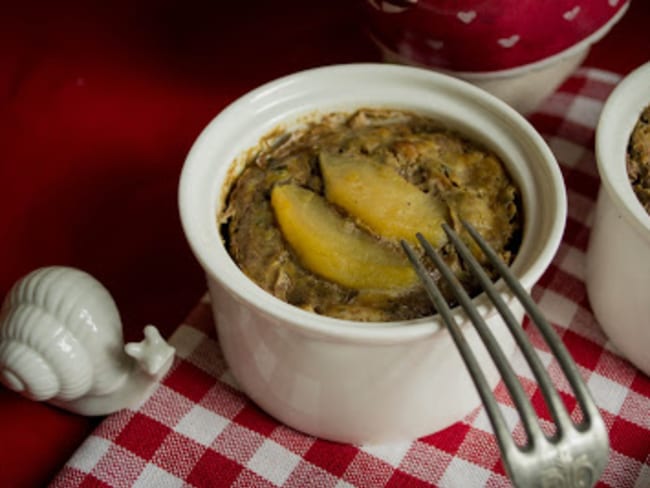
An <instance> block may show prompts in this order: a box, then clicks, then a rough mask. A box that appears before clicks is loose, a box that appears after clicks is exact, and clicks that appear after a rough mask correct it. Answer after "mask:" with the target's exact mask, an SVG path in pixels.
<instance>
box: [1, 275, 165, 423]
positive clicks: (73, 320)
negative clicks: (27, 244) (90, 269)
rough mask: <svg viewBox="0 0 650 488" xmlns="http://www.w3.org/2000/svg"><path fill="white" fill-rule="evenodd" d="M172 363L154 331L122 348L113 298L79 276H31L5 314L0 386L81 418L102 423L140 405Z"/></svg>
mask: <svg viewBox="0 0 650 488" xmlns="http://www.w3.org/2000/svg"><path fill="white" fill-rule="evenodd" d="M173 356H174V349H173V348H172V347H170V346H169V345H168V344H167V343H166V342H165V341H164V340H163V339H162V338H161V337H160V334H159V333H158V330H157V329H156V328H155V327H153V326H151V325H149V326H147V327H146V328H145V340H143V341H142V342H140V343H129V344H127V345H126V346H125V345H124V343H123V340H122V322H121V321H120V315H119V312H118V310H117V307H116V306H115V302H114V301H113V298H112V297H111V295H110V294H109V293H108V291H107V290H106V288H104V286H103V285H102V284H101V283H99V282H98V281H97V280H96V279H94V278H93V277H92V276H90V275H89V274H87V273H85V272H83V271H81V270H78V269H74V268H68V267H63V266H51V267H46V268H40V269H37V270H35V271H33V272H31V273H29V274H28V275H27V276H25V277H24V278H22V279H20V280H18V281H17V282H16V284H15V285H14V286H13V287H12V289H11V290H10V292H9V293H8V294H7V297H6V298H5V300H4V302H3V305H2V310H0V382H1V383H3V384H4V385H5V386H7V387H8V388H10V389H12V390H14V391H16V392H18V393H20V394H22V395H24V396H26V397H28V398H30V399H32V400H37V401H48V402H50V403H52V404H54V405H56V406H58V407H61V408H65V409H67V410H70V411H73V412H76V413H81V414H84V415H105V414H108V413H112V412H114V411H116V410H119V409H121V408H125V407H133V406H135V405H137V404H138V403H139V402H140V401H142V400H144V399H145V398H147V397H148V396H149V394H150V393H151V392H152V391H153V389H154V388H155V387H156V386H157V384H158V380H159V379H160V378H161V377H162V376H163V375H164V374H165V373H166V372H167V370H168V369H169V367H170V366H171V363H172V359H173Z"/></svg>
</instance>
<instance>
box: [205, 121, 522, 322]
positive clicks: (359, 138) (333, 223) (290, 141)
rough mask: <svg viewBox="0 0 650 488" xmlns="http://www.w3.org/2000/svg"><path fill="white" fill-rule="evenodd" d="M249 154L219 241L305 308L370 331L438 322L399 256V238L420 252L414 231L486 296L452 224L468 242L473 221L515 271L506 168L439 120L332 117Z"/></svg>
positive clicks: (517, 215) (516, 217)
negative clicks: (374, 326) (459, 250)
mask: <svg viewBox="0 0 650 488" xmlns="http://www.w3.org/2000/svg"><path fill="white" fill-rule="evenodd" d="M248 154H249V155H251V156H250V157H249V159H248V161H247V163H246V166H245V169H244V170H243V171H242V172H241V174H240V175H239V176H238V177H237V178H236V179H235V181H234V182H233V183H232V185H231V188H230V191H229V193H228V197H227V201H226V205H225V207H224V210H223V211H222V212H221V214H220V215H219V216H218V222H219V224H220V226H221V233H222V236H223V238H224V241H225V243H226V246H227V249H228V252H229V253H230V255H231V256H232V258H233V259H234V261H235V262H236V263H237V265H238V266H239V267H240V268H241V269H242V271H243V272H244V273H245V274H246V275H247V276H248V277H249V278H250V279H252V280H253V281H254V282H255V283H257V284H258V285H259V286H261V287H262V288H263V289H265V290H267V291H268V292H270V293H272V294H273V295H275V296H276V297H278V298H280V299H282V300H284V301H285V302H288V303H290V304H292V305H295V306H298V307H300V308H302V309H305V310H309V311H312V312H316V313H318V314H322V315H327V316H331V317H336V318H342V319H348V320H356V321H372V322H386V321H394V320H409V319H414V318H419V317H424V316H428V315H431V314H433V313H434V309H433V308H432V305H431V303H430V301H429V299H428V298H427V295H426V292H425V291H424V288H423V287H422V286H421V284H420V283H419V280H418V278H417V275H416V274H415V272H414V270H413V269H412V267H411V266H410V264H409V262H408V260H407V258H406V255H405V254H404V253H403V251H402V250H401V247H400V240H401V239H404V240H407V241H409V242H412V243H414V244H416V246H417V241H416V237H415V235H416V233H417V232H421V233H422V234H424V236H425V237H426V238H427V239H428V240H429V241H430V242H431V243H432V244H433V245H434V247H435V248H436V249H438V250H439V252H440V253H441V255H442V256H443V258H444V259H445V261H446V262H447V263H448V264H449V265H450V267H451V268H452V270H453V271H454V273H455V274H456V275H457V277H458V278H459V279H460V281H461V282H462V283H463V284H464V285H465V286H466V287H467V288H468V289H469V290H471V292H472V293H477V292H478V286H477V284H476V283H475V281H474V280H473V278H472V276H471V274H470V273H468V272H466V271H465V269H464V266H463V263H462V262H461V261H460V260H459V257H458V255H457V254H456V251H455V250H454V248H453V246H452V245H451V244H450V243H448V240H447V236H446V235H445V233H444V231H443V230H442V228H441V224H442V223H443V222H447V223H448V224H449V225H451V226H452V227H454V228H455V229H456V230H457V231H458V232H459V233H460V234H461V237H463V236H464V235H465V231H464V230H463V229H462V227H461V226H460V219H464V220H466V221H468V222H469V223H470V224H472V225H473V226H474V227H475V228H476V229H477V230H478V231H479V232H480V233H481V234H482V235H483V236H484V237H485V238H486V240H487V241H488V242H489V243H490V245H491V246H492V247H493V248H494V249H495V250H496V251H497V253H498V254H499V255H500V256H501V257H502V258H503V260H504V261H506V262H507V263H510V262H511V261H512V260H513V258H514V256H515V255H516V253H517V250H518V247H519V244H520V241H521V229H522V211H521V197H520V192H519V189H518V188H517V186H516V185H515V183H514V182H513V180H512V178H511V177H510V175H509V174H508V172H507V171H506V169H505V167H504V165H503V163H502V162H501V161H500V160H499V158H498V157H497V156H496V155H495V154H494V153H493V152H491V151H489V150H487V149H486V148H484V147H482V146H481V145H479V144H477V143H475V142H473V141H471V140H470V139H468V138H466V137H463V136H462V135H461V134H458V133H456V132H453V131H449V130H447V129H445V128H444V127H442V126H441V125H440V124H439V123H438V122H436V121H435V120H433V119H430V118H427V117H424V116H421V115H418V114H415V113H411V112H407V111H402V110H390V109H373V108H364V109H360V110H357V111H355V112H354V113H343V112H333V113H330V114H328V115H326V116H324V117H321V118H319V119H318V120H316V121H313V122H309V123H307V124H306V126H305V127H303V128H301V129H300V130H295V131H290V132H284V131H281V130H278V131H275V132H273V133H271V134H269V135H268V136H267V137H264V138H263V139H262V140H261V141H260V143H259V145H258V146H257V147H256V148H254V150H253V151H249V153H248ZM466 242H467V243H468V244H470V247H471V249H472V251H473V252H474V254H475V255H476V256H477V257H478V258H479V260H481V261H482V262H483V263H484V264H485V266H486V267H487V268H488V269H489V268H490V267H489V265H488V264H487V262H486V261H485V260H484V257H483V255H482V253H481V252H480V250H478V249H477V247H476V245H475V244H473V243H472V240H471V239H466ZM431 271H432V273H434V276H435V277H436V280H438V274H437V272H435V271H434V270H433V269H432V270H431ZM439 285H440V286H441V289H442V290H443V293H445V294H446V296H447V298H448V299H449V300H450V301H451V294H450V293H449V291H448V290H447V287H446V286H445V285H443V284H442V283H439Z"/></svg>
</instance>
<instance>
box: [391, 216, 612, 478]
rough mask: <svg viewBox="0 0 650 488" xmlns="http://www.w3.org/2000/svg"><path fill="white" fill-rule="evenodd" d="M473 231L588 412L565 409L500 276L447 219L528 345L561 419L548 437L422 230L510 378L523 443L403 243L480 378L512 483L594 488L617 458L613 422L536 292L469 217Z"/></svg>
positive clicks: (470, 263)
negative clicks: (498, 283) (577, 414)
mask: <svg viewBox="0 0 650 488" xmlns="http://www.w3.org/2000/svg"><path fill="white" fill-rule="evenodd" d="M463 225H464V226H465V228H466V229H467V230H468V232H469V234H470V235H471V236H472V238H473V239H474V240H475V241H476V243H477V244H478V245H479V247H480V248H481V250H482V251H483V253H484V254H485V255H486V256H487V258H488V259H489V260H490V262H491V263H492V264H493V265H494V267H495V269H496V270H497V271H498V273H499V275H500V276H501V278H502V279H503V280H504V282H505V283H507V285H508V286H509V287H510V290H511V291H512V293H513V294H514V295H515V296H516V297H517V299H518V300H519V301H520V302H521V304H522V305H523V307H524V309H525V310H526V312H527V313H528V316H529V317H530V319H531V321H532V322H533V323H534V324H535V325H536V326H537V328H538V329H539V331H540V332H541V334H542V336H543V337H544V340H545V341H546V343H547V344H548V346H549V348H550V350H551V352H552V353H553V354H554V356H555V357H556V358H557V361H558V363H559V365H560V367H561V368H562V371H563V372H564V375H565V377H566V379H567V380H568V382H569V384H570V385H571V388H572V389H573V393H574V395H575V397H576V400H577V403H578V405H579V406H580V409H581V411H582V419H581V421H580V422H579V423H577V424H576V423H575V422H574V421H573V420H572V419H571V417H570V415H569V413H568V412H567V410H566V407H565V406H564V403H563V401H562V399H561V398H560V396H559V394H558V392H557V390H556V389H555V387H554V386H553V384H552V381H551V378H550V377H549V375H548V373H547V372H546V370H545V368H544V366H543V364H542V362H541V361H540V359H539V357H538V356H537V354H536V353H535V351H534V348H533V346H532V345H531V343H530V341H529V340H528V338H527V336H526V334H525V332H524V331H523V328H522V327H521V326H520V324H519V323H518V321H517V320H516V319H515V318H514V316H513V314H512V312H511V311H510V309H509V308H508V306H507V305H506V303H505V302H504V301H503V300H502V299H501V297H500V296H499V292H498V291H497V289H496V288H495V286H494V284H493V283H492V280H491V279H490V278H489V277H488V275H487V274H486V272H485V271H484V270H483V268H482V267H481V265H480V264H479V263H478V262H477V260H476V259H475V258H474V256H473V255H472V253H471V252H470V251H469V249H468V248H467V247H466V246H465V244H464V243H463V242H462V241H461V239H460V238H459V237H458V235H457V234H456V232H454V231H453V230H452V229H451V228H450V227H449V226H448V225H447V224H443V228H444V230H445V232H446V233H447V235H448V236H449V239H450V241H451V242H452V243H453V245H454V247H455V248H456V250H457V251H458V253H459V255H460V256H461V258H462V259H463V261H464V263H465V264H466V266H467V267H468V268H469V269H470V270H471V272H472V273H473V274H474V276H475V277H476V278H477V279H478V281H479V282H480V284H481V286H482V288H483V290H484V291H485V292H486V294H487V295H488V297H489V298H490V300H491V301H492V303H493V304H494V305H495V307H496V308H497V310H498V311H499V313H500V314H501V316H502V317H503V319H504V322H505V323H506V325H507V326H508V328H509V330H510V332H511V333H512V335H513V336H514V339H515V341H516V343H517V345H518V346H519V348H520V349H521V351H522V353H523V356H524V357H525V359H526V361H527V362H528V365H529V366H530V369H531V371H532V372H533V375H534V376H535V379H536V380H537V382H538V384H539V387H540V389H541V391H542V394H543V396H544V399H545V401H546V405H547V407H548V410H549V412H550V414H551V417H552V419H553V421H554V423H555V432H554V433H553V435H550V436H547V435H546V434H545V433H544V432H543V431H542V429H541V426H540V423H539V417H538V415H537V413H536V412H535V409H534V408H533V406H532V404H531V403H530V399H529V398H528V397H527V396H526V393H525V392H524V390H523V388H522V386H521V384H520V382H519V380H518V379H517V375H516V374H515V372H514V371H513V369H512V366H511V365H510V363H509V361H508V359H507V358H506V356H505V354H504V353H503V351H502V350H501V348H500V347H499V345H498V343H497V341H496V339H495V338H494V336H493V335H492V333H491V332H490V330H489V328H488V327H487V325H486V324H485V321H484V320H483V318H482V317H481V315H480V313H479V312H478V310H477V308H476V306H475V305H474V304H473V302H472V300H471V298H470V297H469V296H468V294H467V292H466V291H465V290H464V288H463V286H462V285H461V284H460V282H459V281H458V279H457V278H456V277H455V275H454V274H453V272H452V271H451V270H450V269H449V267H448V266H447V265H446V264H445V263H444V262H443V260H442V259H441V258H440V257H439V256H438V254H437V253H436V251H435V250H434V249H433V247H432V246H431V244H429V242H428V241H427V240H426V239H425V238H424V237H423V236H422V235H421V234H418V235H417V237H418V240H419V241H420V243H421V244H422V247H423V248H424V250H425V253H426V255H427V256H428V257H429V258H430V259H431V260H432V261H433V263H434V264H435V266H436V267H437V268H438V270H439V271H440V273H441V275H442V276H443V277H444V279H445V280H446V281H447V282H448V283H449V285H450V288H451V289H452V291H453V293H454V295H455V296H456V299H457V300H458V302H459V304H460V305H461V306H462V307H463V309H464V311H465V313H466V314H467V316H468V317H469V319H470V320H471V322H472V323H473V324H474V327H475V328H476V330H477V332H478V334H479V336H480V337H481V339H482V341H483V343H484V344H485V346H486V348H487V350H488V352H489V353H490V355H491V357H492V359H493V361H494V363H495V365H496V367H497V369H498V370H499V373H500V374H501V377H502V379H503V382H504V384H505V385H506V388H507V389H508V392H509V393H510V396H511V398H512V401H513V403H514V405H515V408H516V409H517V411H518V413H519V416H520V418H521V421H522V424H523V427H524V430H525V432H526V437H527V441H526V443H525V444H524V445H521V446H520V445H518V444H517V443H516V442H515V441H514V439H513V438H512V436H511V435H510V432H509V430H508V427H507V425H506V422H505V419H504V417H503V414H502V412H501V410H500V408H499V406H498V405H497V402H496V400H495V399H494V396H493V394H492V391H491V389H490V387H489V386H488V383H487V381H486V379H485V376H484V374H483V372H482V371H481V367H480V365H479V364H478V361H477V360H476V357H475V356H474V354H473V352H472V350H471V349H470V347H469V345H468V343H467V341H466V340H465V338H464V337H463V335H462V333H461V331H460V329H459V327H458V325H457V323H456V322H455V320H454V318H453V316H452V314H451V311H450V309H449V306H448V305H447V302H446V300H445V299H444V298H443V296H442V294H441V293H440V290H439V289H438V287H437V285H436V283H435V282H434V280H433V279H432V277H431V276H430V274H429V273H428V272H427V270H426V268H425V267H424V265H423V264H422V262H421V261H420V259H419V258H418V256H417V254H416V253H415V252H414V251H413V249H412V248H411V246H409V244H408V243H406V242H405V241H402V247H403V248H404V250H405V251H406V253H407V255H408V257H409V259H410V261H411V263H412V264H413V266H414V267H415V269H416V271H417V273H418V276H419V277H420V280H421V281H422V282H423V284H424V286H425V288H426V290H427V293H428V295H429V298H430V299H431V300H432V302H433V304H434V305H435V307H436V310H437V311H438V313H439V314H440V316H441V317H442V319H443V321H444V322H445V324H446V325H447V327H448V329H449V332H450V334H451V336H452V338H453V340H454V343H455V344H456V347H457V348H458V350H459V352H460V354H461V356H462V357H463V360H464V362H465V365H466V366H467V369H468V370H469V373H470V375H471V377H472V380H473V381H474V385H475V386H476V388H477V390H478V393H479V395H480V397H481V400H482V401H483V405H484V406H485V409H486V412H487V415H488V418H489V419H490V423H491V424H492V428H493V429H494V434H495V436H496V439H497V443H498V445H499V449H500V450H501V457H502V460H503V463H504V466H505V468H506V471H507V473H508V476H509V477H510V479H511V481H512V483H513V484H514V485H515V486H519V487H526V488H527V487H537V486H539V487H581V488H582V487H591V486H593V485H594V484H595V483H596V481H598V479H599V478H600V475H601V474H602V472H603V469H604V468H605V465H606V464H607V459H608V456H609V437H608V433H607V429H606V427H605V423H604V422H603V419H602V417H601V416H600V413H599V412H598V409H597V407H596V404H595V403H594V401H593V399H592V397H591V394H590V393H589V390H588V389H587V387H586V385H585V384H584V382H583V380H582V378H581V377H580V374H579V372H578V368H577V366H576V364H575V362H574V361H573V358H572V357H571V355H570V354H569V353H568V351H567V350H566V348H565V347H564V344H563V343H562V341H561V340H560V338H559V337H558V336H557V335H556V333H555V331H554V330H553V329H552V328H551V326H550V325H549V324H548V322H547V321H546V319H545V318H544V316H543V315H542V314H541V312H540V311H539V309H538V308H537V306H536V305H535V303H534V302H533V300H532V298H531V297H530V295H529V294H528V293H527V292H526V291H525V290H524V288H523V287H522V286H521V284H520V283H519V282H518V280H517V279H516V278H515V277H514V275H513V274H512V272H511V271H510V270H509V269H508V267H507V266H506V265H505V263H504V262H503V261H502V260H501V259H500V258H499V257H498V256H497V255H496V253H495V252H494V251H493V250H492V249H491V248H490V247H489V245H488V244H487V243H486V242H485V240H484V239H483V238H482V237H481V236H480V235H479V233H478V232H477V231H476V230H475V229H474V228H473V227H472V226H471V225H469V224H468V223H466V222H463Z"/></svg>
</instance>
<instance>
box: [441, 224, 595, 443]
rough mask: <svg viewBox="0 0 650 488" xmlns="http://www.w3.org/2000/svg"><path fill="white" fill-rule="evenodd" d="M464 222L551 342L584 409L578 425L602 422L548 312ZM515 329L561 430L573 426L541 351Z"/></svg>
mask: <svg viewBox="0 0 650 488" xmlns="http://www.w3.org/2000/svg"><path fill="white" fill-rule="evenodd" d="M462 223H463V226H464V227H465V228H466V229H467V230H468V232H469V233H470V235H471V236H472V238H473V239H474V240H475V241H476V243H477V244H478V245H479V247H480V248H481V250H482V251H483V253H484V254H485V255H486V256H487V257H488V259H489V260H490V262H491V263H492V264H493V265H494V266H495V268H496V269H497V271H498V272H499V274H500V275H501V277H502V278H503V280H504V281H505V282H506V283H507V284H508V286H509V287H510V289H511V290H512V291H513V293H514V294H515V295H516V296H517V299H518V300H519V301H520V302H521V304H522V305H523V306H524V308H525V310H526V312H527V313H528V315H529V317H530V318H531V320H532V322H533V323H534V324H535V326H536V327H537V328H538V329H539V331H540V332H541V334H542V336H543V337H544V340H545V341H546V343H547V344H548V346H549V348H550V349H551V351H552V352H553V354H554V356H555V357H556V358H557V361H558V364H559V365H560V368H561V369H562V371H563V372H564V375H565V376H566V378H567V381H568V382H569V384H570V385H571V388H572V389H573V393H574V394H575V396H576V400H577V401H578V404H579V405H580V408H581V410H582V414H583V419H582V422H581V423H580V425H578V426H576V427H578V428H579V429H586V428H588V427H589V425H590V424H591V423H592V422H594V421H597V422H602V419H601V417H600V414H599V413H598V408H597V407H596V404H595V402H594V401H593V398H592V397H591V394H590V393H589V390H588V389H587V386H586V385H585V383H584V381H583V380H582V377H581V376H580V373H579V372H578V369H577V366H576V364H575V362H574V361H573V359H572V358H571V356H570V354H569V352H568V351H567V350H566V348H565V347H564V344H563V343H562V341H561V339H560V338H559V337H558V335H557V334H556V333H555V331H554V330H553V328H552V327H551V326H550V324H549V323H548V321H547V320H546V318H545V317H544V315H543V314H542V313H541V312H540V310H539V308H538V307H537V305H536V304H535V302H534V301H533V300H532V298H531V297H530V295H529V294H528V293H527V292H526V290H524V288H523V287H522V286H521V284H520V283H519V281H518V280H517V279H516V278H515V277H514V275H513V274H512V272H511V271H510V270H509V269H508V267H507V266H506V265H505V263H503V261H502V260H501V259H500V258H499V257H498V256H497V255H496V253H495V252H494V251H493V250H492V249H491V248H490V246H489V245H488V244H487V242H485V240H484V239H483V238H482V237H481V235H480V234H479V233H478V232H477V231H476V229H474V227H472V226H471V225H470V224H469V223H468V222H465V221H463V222H462ZM444 225H446V224H443V226H444ZM485 286H488V287H490V288H492V289H493V288H494V287H493V285H492V283H491V282H490V283H489V284H487V285H485ZM506 308H507V307H506ZM511 331H512V332H513V333H514V335H515V340H516V341H517V344H518V345H519V347H520V348H521V349H522V352H523V353H524V355H525V357H526V360H527V361H528V363H529V365H530V366H531V370H532V371H533V374H534V375H535V378H536V379H537V381H538V383H539V385H540V388H541V390H542V394H543V395H544V399H545V401H546V404H547V406H548V407H549V410H550V412H551V415H552V416H553V418H554V420H555V422H556V424H557V426H558V429H560V428H562V427H564V428H565V429H566V428H568V426H569V425H573V421H572V420H571V419H570V417H569V415H568V413H567V411H566V408H565V406H564V403H563V402H562V400H561V399H560V397H559V395H558V393H557V390H556V389H555V388H554V387H553V384H552V382H551V379H550V377H549V375H548V373H547V372H546V368H544V366H543V365H542V364H541V361H540V360H539V358H538V356H537V354H536V353H535V352H534V351H533V348H532V346H531V344H530V342H529V341H528V340H527V339H526V338H525V336H524V332H523V329H522V328H521V327H515V328H514V329H512V328H511ZM559 433H560V432H558V434H559Z"/></svg>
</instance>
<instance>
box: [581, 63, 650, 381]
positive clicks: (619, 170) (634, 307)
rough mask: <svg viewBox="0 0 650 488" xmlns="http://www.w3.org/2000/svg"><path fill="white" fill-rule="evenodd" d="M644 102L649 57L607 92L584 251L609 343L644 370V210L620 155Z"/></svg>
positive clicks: (647, 238)
mask: <svg viewBox="0 0 650 488" xmlns="http://www.w3.org/2000/svg"><path fill="white" fill-rule="evenodd" d="M648 104H650V63H647V64H645V65H643V66H641V67H639V68H638V69H637V70H635V71H633V72H632V73H630V74H629V75H628V76H627V77H626V78H625V79H624V80H623V81H622V82H621V83H620V84H619V85H618V86H617V87H616V89H615V90H614V91H613V92H612V94H611V95H610V97H609V98H608V100H607V102H606V103H605V106H604V107H603V111H602V113H601V116H600V120H599V122H598V129H597V132H596V158H597V162H598V171H599V174H600V178H601V183H602V186H601V189H600V192H599V195H598V202H597V204H596V213H595V218H594V223H593V227H592V231H591V237H590V240H589V249H588V252H587V272H586V284H587V291H588V294H589V301H590V303H591V306H592V308H593V310H594V314H595V315H596V318H597V319H598V321H599V323H600V324H601V326H602V327H603V330H604V331H605V333H606V334H607V335H608V336H609V338H610V339H611V341H612V343H613V344H614V345H615V346H616V347H617V348H618V349H619V350H620V352H621V353H623V354H624V355H625V356H626V357H627V358H628V359H629V360H630V361H632V362H633V363H634V364H636V365H637V366H638V367H639V368H640V369H641V370H642V371H644V372H645V373H646V374H649V375H650V216H648V215H647V213H646V212H645V210H644V209H643V207H642V205H641V204H640V203H639V201H638V199H637V198H636V195H635V194H634V191H633V190H632V186H631V185H630V182H629V179H628V175H627V169H626V163H625V156H626V151H627V145H628V141H629V139H630V135H631V133H632V130H633V128H634V125H635V123H636V121H637V120H638V118H639V115H640V114H641V111H642V110H643V108H644V107H645V106H647V105H648Z"/></svg>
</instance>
